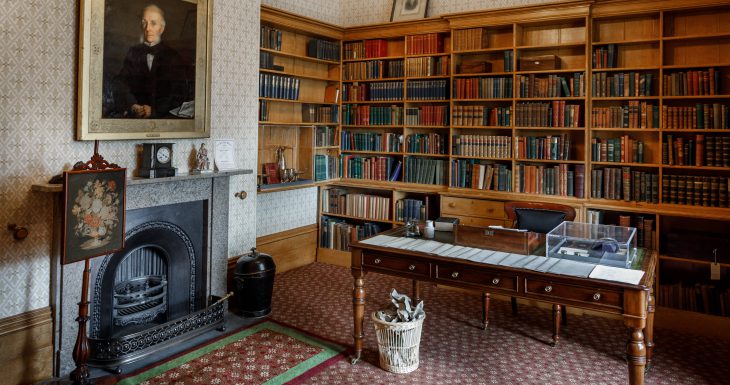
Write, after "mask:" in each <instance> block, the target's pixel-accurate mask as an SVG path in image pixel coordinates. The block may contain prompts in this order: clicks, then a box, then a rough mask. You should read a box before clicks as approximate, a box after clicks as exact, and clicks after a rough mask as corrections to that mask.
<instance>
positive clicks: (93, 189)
mask: <svg viewBox="0 0 730 385" xmlns="http://www.w3.org/2000/svg"><path fill="white" fill-rule="evenodd" d="M63 177H64V184H63V212H62V213H63V236H62V237H61V238H62V242H61V263H62V264H64V265H65V264H69V263H74V262H78V261H83V260H85V259H87V258H93V257H97V256H100V255H106V254H110V253H114V252H117V251H119V250H122V249H123V248H124V220H125V209H126V187H127V186H126V182H127V169H126V168H114V169H105V170H80V171H76V170H74V171H65V172H64V173H63Z"/></svg>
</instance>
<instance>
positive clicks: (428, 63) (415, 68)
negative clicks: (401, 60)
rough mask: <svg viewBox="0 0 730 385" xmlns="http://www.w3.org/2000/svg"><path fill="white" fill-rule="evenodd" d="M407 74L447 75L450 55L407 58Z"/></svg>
mask: <svg viewBox="0 0 730 385" xmlns="http://www.w3.org/2000/svg"><path fill="white" fill-rule="evenodd" d="M405 72H406V76H408V77H424V76H446V75H448V74H449V57H448V56H437V57H433V56H428V57H425V56H424V57H411V58H408V59H406V71H405Z"/></svg>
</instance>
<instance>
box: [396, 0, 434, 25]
mask: <svg viewBox="0 0 730 385" xmlns="http://www.w3.org/2000/svg"><path fill="white" fill-rule="evenodd" d="M427 9H428V0H393V10H391V12H390V21H406V20H416V19H423V18H424V17H426V10H427Z"/></svg>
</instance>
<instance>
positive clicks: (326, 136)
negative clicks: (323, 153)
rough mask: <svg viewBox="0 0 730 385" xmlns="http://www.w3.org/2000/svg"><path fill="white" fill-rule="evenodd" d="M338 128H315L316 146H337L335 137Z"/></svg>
mask: <svg viewBox="0 0 730 385" xmlns="http://www.w3.org/2000/svg"><path fill="white" fill-rule="evenodd" d="M336 136H337V128H336V127H333V126H316V127H315V128H314V146H315V147H329V146H336V145H337V143H336V142H335V137H336Z"/></svg>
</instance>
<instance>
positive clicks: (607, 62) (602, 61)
mask: <svg viewBox="0 0 730 385" xmlns="http://www.w3.org/2000/svg"><path fill="white" fill-rule="evenodd" d="M617 59H618V52H617V49H616V44H607V45H605V46H601V47H598V48H595V49H594V50H593V54H592V55H591V63H592V64H593V69H602V68H616V61H617Z"/></svg>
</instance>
